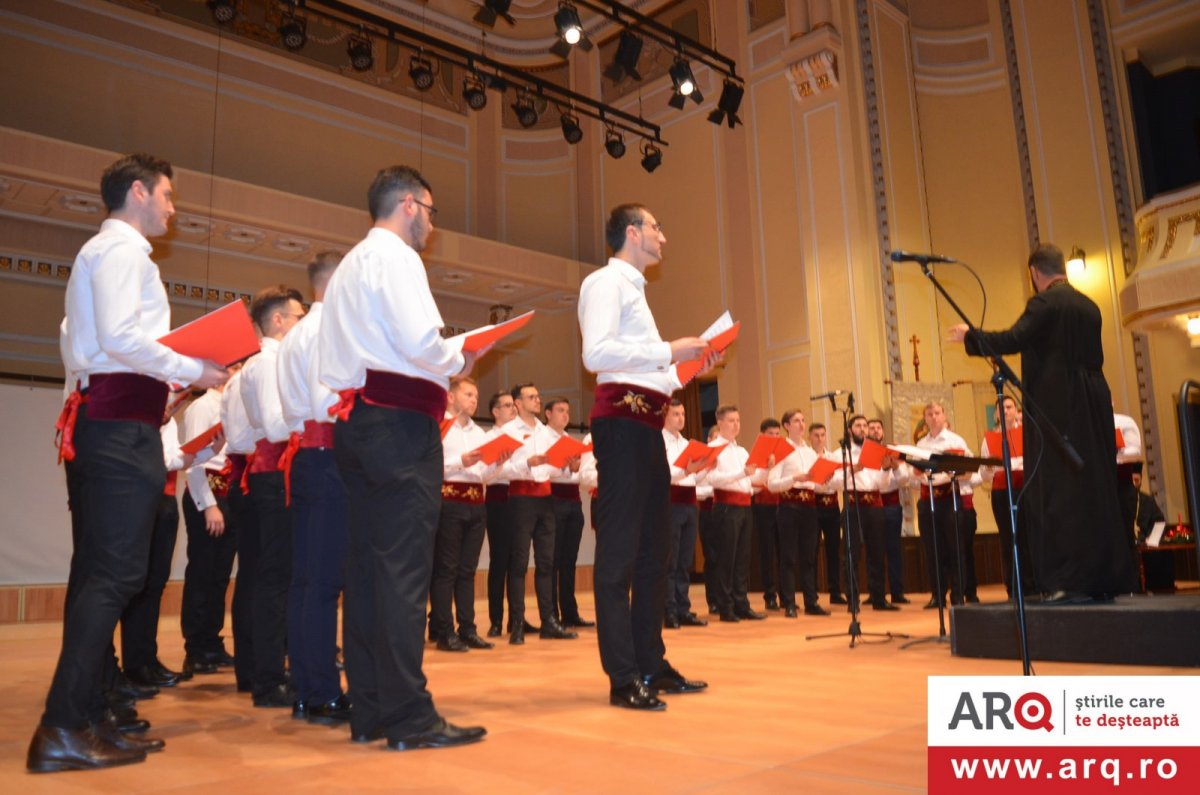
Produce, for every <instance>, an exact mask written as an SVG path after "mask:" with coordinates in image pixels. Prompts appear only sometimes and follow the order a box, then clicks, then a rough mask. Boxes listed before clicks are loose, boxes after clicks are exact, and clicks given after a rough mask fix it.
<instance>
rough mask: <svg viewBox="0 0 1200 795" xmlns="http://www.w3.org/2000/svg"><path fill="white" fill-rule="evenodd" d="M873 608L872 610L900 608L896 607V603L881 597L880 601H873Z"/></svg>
mask: <svg viewBox="0 0 1200 795" xmlns="http://www.w3.org/2000/svg"><path fill="white" fill-rule="evenodd" d="M871 609H872V610H899V609H900V608H898V607H896V606H895V605H894V604H890V603H889V602H887V601H886V600H884V599H880V600H879V601H878V602H871Z"/></svg>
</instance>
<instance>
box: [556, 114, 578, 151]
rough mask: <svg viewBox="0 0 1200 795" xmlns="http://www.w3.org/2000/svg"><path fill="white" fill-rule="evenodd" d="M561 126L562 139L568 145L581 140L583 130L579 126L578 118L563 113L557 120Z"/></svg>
mask: <svg viewBox="0 0 1200 795" xmlns="http://www.w3.org/2000/svg"><path fill="white" fill-rule="evenodd" d="M559 123H560V124H562V131H563V138H564V139H566V141H567V143H569V144H577V143H579V142H580V141H581V140H583V128H582V127H580V126H579V117H578V116H576V115H575V114H574V113H564V114H563V115H562V118H561V119H560V120H559Z"/></svg>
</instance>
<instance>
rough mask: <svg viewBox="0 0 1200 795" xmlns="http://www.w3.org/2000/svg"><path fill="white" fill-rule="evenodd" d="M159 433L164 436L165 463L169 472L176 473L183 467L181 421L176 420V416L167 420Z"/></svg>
mask: <svg viewBox="0 0 1200 795" xmlns="http://www.w3.org/2000/svg"><path fill="white" fill-rule="evenodd" d="M159 435H160V436H162V446H163V464H165V465H166V467H167V472H168V473H174V472H178V471H179V470H181V469H183V450H182V449H181V444H180V441H179V423H177V422H175V418H174V417H171V418H170V419H169V420H167V421H166V423H165V424H164V425H163V426H162V428H161V429H160V430H159ZM171 477H173V475H171Z"/></svg>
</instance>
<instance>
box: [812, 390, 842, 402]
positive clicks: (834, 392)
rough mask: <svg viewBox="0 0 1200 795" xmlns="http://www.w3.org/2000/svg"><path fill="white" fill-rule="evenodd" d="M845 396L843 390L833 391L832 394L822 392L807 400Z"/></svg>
mask: <svg viewBox="0 0 1200 795" xmlns="http://www.w3.org/2000/svg"><path fill="white" fill-rule="evenodd" d="M844 394H846V390H844V389H835V390H833V391H832V392H822V393H821V394H820V395H813V396H811V397H810V398H809V400H826V399H828V398H832V397H837V396H838V395H844Z"/></svg>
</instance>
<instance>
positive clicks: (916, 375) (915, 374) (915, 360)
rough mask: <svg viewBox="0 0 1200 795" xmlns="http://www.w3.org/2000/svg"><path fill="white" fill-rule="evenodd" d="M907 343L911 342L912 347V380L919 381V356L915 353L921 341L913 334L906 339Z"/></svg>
mask: <svg viewBox="0 0 1200 795" xmlns="http://www.w3.org/2000/svg"><path fill="white" fill-rule="evenodd" d="M908 341H909V342H911V343H912V346H913V380H914V381H920V380H921V355H920V354H919V353H917V344H918V343H919V342H920V341H921V338H920V337H918V336H917V335H916V334H913V335H912V336H911V337H909V338H908Z"/></svg>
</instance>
